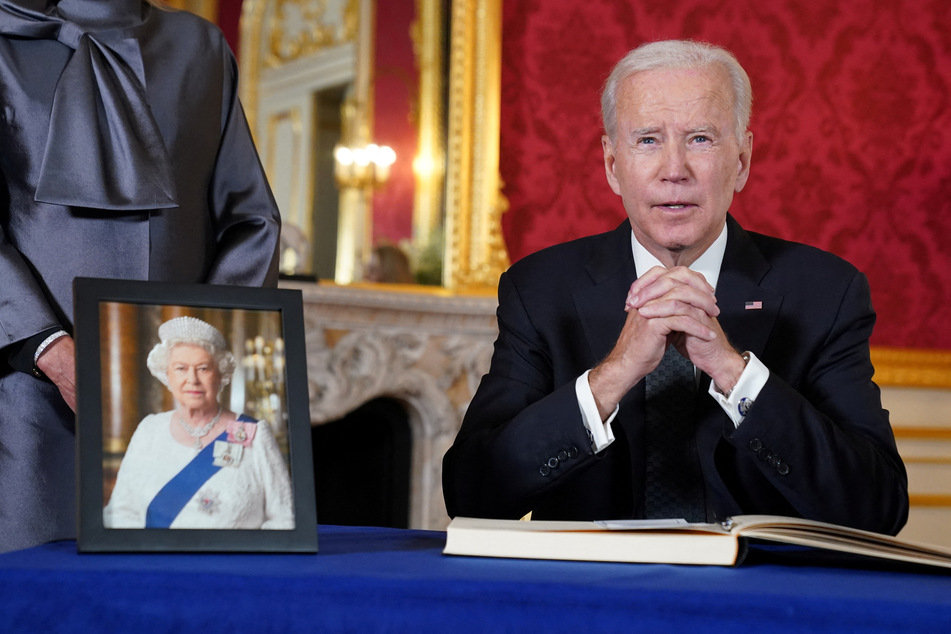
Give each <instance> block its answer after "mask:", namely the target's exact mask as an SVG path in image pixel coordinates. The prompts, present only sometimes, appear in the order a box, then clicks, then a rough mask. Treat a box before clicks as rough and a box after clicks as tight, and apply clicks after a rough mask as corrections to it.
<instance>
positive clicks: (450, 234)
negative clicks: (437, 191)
mask: <svg viewBox="0 0 951 634" xmlns="http://www.w3.org/2000/svg"><path fill="white" fill-rule="evenodd" d="M450 51H451V53H450V56H449V114H448V128H449V134H448V141H447V173H446V249H445V258H444V269H443V283H444V285H445V286H446V287H448V288H450V289H452V290H454V291H467V290H470V289H482V288H485V287H491V288H495V287H496V285H497V284H498V279H499V275H501V273H502V271H504V270H505V269H506V267H507V266H508V255H507V253H506V250H505V244H504V242H503V240H502V225H501V222H500V219H501V215H502V213H503V212H504V211H505V208H506V207H507V202H506V201H505V199H504V198H503V197H502V195H501V193H500V182H501V180H500V178H499V129H500V124H499V117H500V115H499V111H500V109H501V91H502V87H501V86H502V79H501V77H502V61H501V51H502V0H454V1H453V3H452V29H451V32H450Z"/></svg>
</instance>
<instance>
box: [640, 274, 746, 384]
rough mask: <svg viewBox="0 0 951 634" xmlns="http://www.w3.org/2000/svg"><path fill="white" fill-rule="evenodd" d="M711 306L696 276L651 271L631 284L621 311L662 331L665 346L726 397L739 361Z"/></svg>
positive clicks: (711, 295) (707, 292)
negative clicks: (666, 343) (672, 348)
mask: <svg viewBox="0 0 951 634" xmlns="http://www.w3.org/2000/svg"><path fill="white" fill-rule="evenodd" d="M716 301H717V300H716V296H715V295H714V289H713V287H711V286H710V285H709V284H708V283H707V281H706V279H704V277H703V276H702V275H700V274H699V273H696V272H694V271H691V270H689V269H687V268H685V267H675V268H672V269H662V268H660V267H655V268H653V269H651V270H650V271H648V272H647V274H645V275H643V276H642V277H640V278H638V279H637V281H635V282H634V284H632V285H631V290H630V292H629V293H628V297H627V300H626V302H625V308H626V309H627V310H628V311H636V312H637V313H639V314H640V315H641V317H643V318H644V319H647V320H648V321H650V322H653V323H655V325H657V326H658V327H659V329H660V330H662V331H666V332H667V340H668V342H669V343H672V344H673V345H674V346H676V347H677V350H678V351H679V352H680V353H681V354H682V355H683V356H685V357H686V358H688V359H690V361H691V362H692V363H693V364H694V365H695V366H697V367H698V368H699V369H700V370H702V371H703V372H706V373H707V374H708V375H709V376H710V377H712V378H713V380H714V382H715V383H716V385H717V386H718V387H719V388H720V389H721V390H724V391H727V392H728V391H729V390H731V389H732V388H733V386H734V385H735V384H736V381H737V380H738V379H739V377H740V374H742V372H743V368H744V367H745V362H744V361H743V358H742V356H741V355H740V353H739V352H737V351H736V350H735V349H734V348H733V346H732V345H731V344H730V342H729V340H728V339H727V337H726V334H725V333H724V332H723V329H722V328H721V327H720V323H719V321H717V316H718V315H719V314H720V309H719V307H718V306H717V303H716ZM658 362H659V361H658Z"/></svg>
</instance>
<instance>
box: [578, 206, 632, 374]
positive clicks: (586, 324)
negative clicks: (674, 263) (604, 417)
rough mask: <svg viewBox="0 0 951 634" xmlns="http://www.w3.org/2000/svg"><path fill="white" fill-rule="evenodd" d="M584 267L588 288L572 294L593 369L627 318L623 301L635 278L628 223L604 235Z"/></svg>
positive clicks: (611, 345) (625, 222)
mask: <svg viewBox="0 0 951 634" xmlns="http://www.w3.org/2000/svg"><path fill="white" fill-rule="evenodd" d="M586 267H587V271H588V274H589V275H590V276H591V281H592V284H591V286H588V287H585V288H582V289H579V290H578V291H576V292H575V293H574V295H573V298H574V303H575V310H577V312H578V316H579V318H580V320H581V327H582V330H583V332H584V336H585V338H586V339H587V342H588V347H589V350H590V353H591V360H590V363H591V365H592V366H593V365H594V364H596V363H598V362H599V361H601V360H602V359H603V358H604V357H605V356H606V355H607V354H608V352H610V351H611V349H612V348H613V347H614V344H615V343H616V342H617V338H618V335H620V334H621V328H623V326H624V321H625V319H626V318H627V313H626V312H624V299H625V298H626V297H627V291H628V289H629V288H630V286H631V283H632V282H633V281H634V279H635V278H636V277H637V274H636V272H635V270H634V255H633V253H632V251H631V225H630V224H629V222H628V221H626V220H625V221H624V222H623V223H622V224H621V225H620V226H619V227H618V228H617V229H615V230H614V231H612V232H610V233H608V234H606V235H605V239H604V240H603V241H601V242H599V243H598V244H597V249H596V250H594V251H593V253H592V255H591V257H590V258H589V259H588V262H587V264H586Z"/></svg>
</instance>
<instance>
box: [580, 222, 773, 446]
mask: <svg viewBox="0 0 951 634" xmlns="http://www.w3.org/2000/svg"><path fill="white" fill-rule="evenodd" d="M726 234H727V231H726V224H724V225H723V230H722V231H721V232H720V235H719V236H718V237H717V239H716V240H715V241H714V242H713V244H711V245H710V247H709V248H708V249H707V250H706V251H704V252H703V254H701V256H700V257H699V258H697V259H696V260H695V261H694V263H693V264H691V265H690V267H689V268H690V270H691V271H696V272H697V273H700V274H701V275H703V277H704V278H705V279H706V280H707V282H708V283H709V284H710V286H712V287H713V288H716V286H717V281H718V280H719V278H720V266H721V265H722V264H723V254H724V253H726ZM631 249H632V250H633V252H634V268H635V270H636V271H637V275H638V277H640V276H641V275H642V274H644V273H646V272H647V271H648V270H650V269H651V268H653V267H655V266H663V264H661V262H660V260H658V259H657V258H655V257H654V256H653V255H651V253H650V252H649V251H648V250H647V249H645V248H644V246H643V245H641V244H640V243H639V242H638V241H637V239H636V238H635V237H634V232H633V231H632V232H631ZM623 308H624V307H623V305H622V306H618V310H623ZM746 355H748V357H749V358H748V360H747V363H746V368H745V369H744V370H743V374H741V375H740V378H739V380H738V381H737V382H736V385H735V386H733V389H732V390H731V391H730V393H729V394H724V393H723V392H721V391H720V390H719V389H717V387H716V385H715V384H714V382H713V381H711V382H710V389H709V390H708V393H709V394H710V396H711V397H713V399H714V400H716V401H717V403H719V404H720V407H722V408H723V411H724V412H726V414H727V416H729V417H730V420H732V421H733V424H734V425H735V426H736V427H739V426H740V423H742V422H743V419H744V418H745V417H746V414H747V413H748V412H749V408H750V407H751V406H752V404H753V402H754V401H755V400H756V397H757V396H759V393H760V391H761V390H762V389H763V386H764V385H766V381H767V379H768V378H769V369H767V367H766V366H765V365H763V362H762V361H760V360H759V359H757V358H756V356H755V355H753V354H752V353H746ZM589 372H591V370H588V371H587V372H585V373H584V374H582V375H581V376H579V377H578V379H577V380H576V381H575V392H576V394H577V396H578V405H579V406H580V407H581V417H582V420H583V422H584V425H585V427H586V428H587V429H588V432H589V437H590V438H591V446H592V447H593V448H594V451H595V453H597V452H600V451H602V450H603V449H604V448H605V447H607V446H608V445H610V444H611V443H612V442H614V432H613V431H612V430H611V423H612V421H613V420H614V417H615V416H616V415H617V412H618V407H615V408H614V411H613V412H612V413H611V415H610V416H609V417H608V419H607V420H606V421H604V422H603V423H602V422H601V415H600V413H599V412H598V406H597V403H595V400H594V395H593V394H592V393H591V386H590V385H589V383H588V373H589ZM698 378H699V376H698Z"/></svg>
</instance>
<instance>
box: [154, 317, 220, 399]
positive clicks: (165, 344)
mask: <svg viewBox="0 0 951 634" xmlns="http://www.w3.org/2000/svg"><path fill="white" fill-rule="evenodd" d="M158 336H159V341H160V343H157V344H155V347H154V348H152V351H151V352H149V356H148V358H147V359H146V361H145V365H146V366H148V368H149V372H151V373H152V376H154V377H155V378H156V379H158V380H159V381H161V382H162V385H164V386H165V387H168V359H169V356H170V355H171V352H172V348H174V347H175V346H177V345H178V344H180V343H187V344H190V345H193V346H199V347H201V348H204V349H205V350H206V351H207V352H208V354H210V355H211V357H212V358H213V359H214V360H215V363H216V364H217V365H218V373H219V374H221V387H224V386H226V385H228V384H229V383H230V382H231V377H232V376H233V375H234V370H235V367H236V366H237V362H236V361H235V358H234V354H232V353H231V351H230V350H228V342H227V341H225V338H224V335H222V334H221V332H220V331H219V330H218V329H217V328H215V327H214V326H212V325H211V324H209V323H207V322H204V321H202V320H200V319H197V318H195V317H176V318H175V319H170V320H168V321H166V322H165V323H164V324H162V325H161V326H159V329H158Z"/></svg>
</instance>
